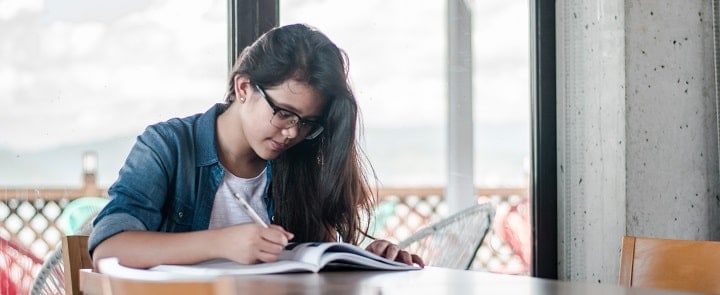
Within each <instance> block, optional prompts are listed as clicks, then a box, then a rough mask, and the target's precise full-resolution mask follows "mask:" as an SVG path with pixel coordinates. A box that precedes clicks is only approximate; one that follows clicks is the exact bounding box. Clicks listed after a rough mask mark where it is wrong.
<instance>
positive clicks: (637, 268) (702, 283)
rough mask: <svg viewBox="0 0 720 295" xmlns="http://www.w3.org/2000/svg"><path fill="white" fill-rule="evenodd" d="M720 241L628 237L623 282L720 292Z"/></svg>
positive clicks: (625, 248)
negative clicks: (719, 275) (719, 277)
mask: <svg viewBox="0 0 720 295" xmlns="http://www.w3.org/2000/svg"><path fill="white" fill-rule="evenodd" d="M718 274H720V242H714V241H687V240H670V239H659V238H643V237H632V236H626V237H624V238H623V245H622V251H621V255H620V278H619V281H620V285H623V286H629V287H648V288H659V289H674V290H682V291H693V292H703V293H716V294H720V280H718Z"/></svg>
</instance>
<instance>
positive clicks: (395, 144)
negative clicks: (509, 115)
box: [0, 125, 530, 187]
mask: <svg viewBox="0 0 720 295" xmlns="http://www.w3.org/2000/svg"><path fill="white" fill-rule="evenodd" d="M527 129H528V128H527V127H526V126H520V125H514V126H513V125H501V126H486V127H480V128H478V129H476V130H475V179H476V181H475V182H476V184H480V185H485V184H486V183H488V182H491V183H497V184H501V185H503V184H504V185H516V184H517V183H519V182H521V181H522V178H523V177H524V174H523V167H522V165H523V159H524V157H527V155H528V154H529V152H528V151H529V147H530V144H529V140H530V139H529V131H528V130H527ZM446 134H447V133H446V132H445V130H444V129H443V128H441V127H413V128H394V129H393V128H382V129H366V130H365V137H364V138H365V140H364V142H363V143H361V144H362V146H363V147H364V150H365V152H366V154H367V156H368V157H369V158H370V160H371V162H372V164H373V167H374V168H375V171H376V173H377V175H378V177H379V179H380V180H381V184H382V185H384V186H417V185H422V186H442V185H444V184H445V183H446V182H447V175H446V171H447V164H446V161H445V158H446V153H447V152H446V151H447V145H446V144H445V140H446ZM135 138H136V135H132V136H122V137H117V138H113V139H107V140H100V141H95V142H89V143H84V144H76V145H70V146H64V147H60V148H54V149H48V150H41V151H36V152H24V153H19V152H13V151H9V150H7V149H5V150H3V149H0V187H8V186H9V187H58V186H60V187H62V186H67V187H79V186H80V185H81V183H82V154H83V152H85V151H96V152H97V154H98V176H97V177H98V178H97V183H98V185H99V186H101V187H107V186H109V185H111V184H112V183H113V182H114V181H115V178H116V177H117V173H118V171H119V170H120V167H122V164H123V163H124V162H125V158H126V157H127V154H128V152H129V151H130V148H131V147H132V145H133V144H134V143H135ZM491 185H496V184H491Z"/></svg>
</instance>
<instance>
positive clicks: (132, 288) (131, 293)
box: [102, 276, 236, 295]
mask: <svg viewBox="0 0 720 295" xmlns="http://www.w3.org/2000/svg"><path fill="white" fill-rule="evenodd" d="M102 284H103V294H104V295H143V294H148V295H156V294H157V295H163V294H167V295H232V294H236V292H235V284H234V281H233V279H232V278H230V277H222V278H219V279H216V280H212V281H165V282H162V281H142V280H131V279H122V278H112V277H108V276H102Z"/></svg>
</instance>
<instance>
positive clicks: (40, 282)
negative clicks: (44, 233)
mask: <svg viewBox="0 0 720 295" xmlns="http://www.w3.org/2000/svg"><path fill="white" fill-rule="evenodd" d="M107 202H108V200H107V199H105V198H98V197H83V198H79V199H76V200H74V201H72V202H70V204H68V206H67V207H65V210H64V211H63V213H62V214H61V216H60V218H58V219H60V220H63V221H65V223H66V224H67V228H66V229H65V234H66V235H89V234H90V232H91V231H92V225H91V222H92V219H93V218H94V217H95V216H96V215H97V214H98V213H99V212H100V210H101V209H102V208H103V207H104V206H105V205H106V204H107ZM66 288H67V286H66V285H65V268H64V265H63V251H62V245H59V246H58V247H57V248H56V249H55V250H54V251H53V252H52V253H51V254H50V256H49V257H48V258H47V259H46V260H45V262H44V263H42V267H41V268H40V271H39V272H38V274H37V276H36V277H35V281H34V282H33V284H32V289H31V290H30V294H31V295H36V294H65V289H66Z"/></svg>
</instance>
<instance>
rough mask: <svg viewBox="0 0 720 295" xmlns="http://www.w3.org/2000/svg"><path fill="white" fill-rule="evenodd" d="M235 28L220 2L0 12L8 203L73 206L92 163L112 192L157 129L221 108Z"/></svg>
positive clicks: (130, 1)
mask: <svg viewBox="0 0 720 295" xmlns="http://www.w3.org/2000/svg"><path fill="white" fill-rule="evenodd" d="M226 18H227V13H226V1H220V0H217V1H167V0H156V1H140V0H125V1H97V0H46V1H41V0H32V1H25V0H11V1H3V2H0V64H1V65H2V67H0V81H2V82H0V163H2V164H0V193H2V194H6V195H7V196H9V197H12V196H19V198H20V199H21V202H22V199H25V200H28V199H32V198H34V197H40V198H45V199H53V198H55V199H58V200H48V204H59V205H60V206H65V205H67V202H68V200H67V198H74V197H77V196H74V195H73V194H74V193H75V192H76V190H79V189H80V187H81V186H82V185H83V171H82V162H83V160H82V157H83V153H84V152H85V151H94V155H96V157H97V158H96V162H95V164H96V165H95V166H96V167H97V174H96V176H97V178H96V184H97V186H98V187H100V188H106V187H107V186H109V185H110V184H111V183H112V182H113V181H114V180H115V178H116V177H117V172H118V170H119V168H120V166H121V165H122V163H123V162H124V160H125V156H126V155H127V153H128V152H129V150H130V147H131V145H132V144H133V143H134V140H135V137H136V136H137V135H138V134H140V133H141V132H142V131H143V129H144V128H145V127H146V126H147V125H149V124H153V123H156V122H160V121H165V120H168V119H170V118H172V117H184V116H187V115H190V114H194V113H199V112H203V111H205V110H206V109H208V108H209V107H210V106H211V105H212V104H213V103H215V102H221V101H223V98H224V97H223V95H224V92H225V83H226V76H227V54H226V52H227V41H226V39H227V21H226ZM90 155H92V154H90ZM86 160H87V159H86ZM86 163H87V164H91V166H92V163H93V161H92V160H90V161H87V162H86ZM89 168H92V167H89ZM50 188H59V189H61V190H60V191H59V193H58V194H59V195H60V197H57V198H56V197H50V195H49V192H48V190H47V189H50ZM63 194H65V195H66V197H67V198H65V199H62V197H63ZM34 205H35V206H33V207H34V208H36V210H38V211H42V210H43V209H42V206H41V205H37V203H34ZM12 206H14V205H13V204H10V207H12ZM38 206H39V207H38ZM0 207H2V206H0ZM2 212H6V215H7V214H11V212H12V210H7V211H5V210H0V213H2ZM6 217H7V216H0V220H6V219H5V218H6ZM48 218H50V217H48ZM52 218H54V217H52ZM52 218H50V219H52ZM15 234H16V233H14V232H9V231H7V230H2V231H0V235H3V236H8V235H15ZM24 242H27V243H28V244H29V243H31V242H30V241H24ZM55 242H57V241H47V243H49V245H50V248H51V249H52V248H54V246H55V245H56V244H55ZM40 254H44V253H40Z"/></svg>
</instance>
